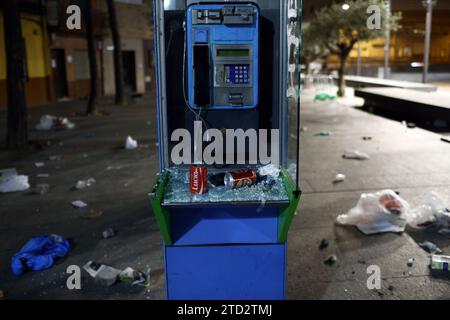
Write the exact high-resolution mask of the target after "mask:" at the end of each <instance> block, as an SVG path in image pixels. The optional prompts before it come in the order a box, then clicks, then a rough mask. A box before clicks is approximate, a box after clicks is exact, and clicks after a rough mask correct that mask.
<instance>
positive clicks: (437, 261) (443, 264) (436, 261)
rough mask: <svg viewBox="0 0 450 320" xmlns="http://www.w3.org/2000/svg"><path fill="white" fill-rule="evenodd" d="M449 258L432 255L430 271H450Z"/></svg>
mask: <svg viewBox="0 0 450 320" xmlns="http://www.w3.org/2000/svg"><path fill="white" fill-rule="evenodd" d="M449 266H450V256H441V255H436V254H435V255H432V256H431V258H430V269H431V270H433V271H447V272H448V271H450V267H449Z"/></svg>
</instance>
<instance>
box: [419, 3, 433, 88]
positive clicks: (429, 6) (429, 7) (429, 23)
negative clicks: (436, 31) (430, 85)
mask: <svg viewBox="0 0 450 320" xmlns="http://www.w3.org/2000/svg"><path fill="white" fill-rule="evenodd" d="M436 3H437V0H424V1H422V4H423V6H424V7H425V8H427V18H426V23H425V50H424V57H423V63H424V66H423V80H422V81H423V83H427V82H428V70H429V68H430V45H431V28H432V22H433V6H435V5H436Z"/></svg>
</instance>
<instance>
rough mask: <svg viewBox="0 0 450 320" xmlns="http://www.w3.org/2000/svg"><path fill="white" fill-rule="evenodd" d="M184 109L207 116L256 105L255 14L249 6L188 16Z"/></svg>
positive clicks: (194, 8) (196, 10)
mask: <svg viewBox="0 0 450 320" xmlns="http://www.w3.org/2000/svg"><path fill="white" fill-rule="evenodd" d="M186 28H187V40H186V44H187V59H188V61H187V70H188V88H189V89H188V93H189V98H188V103H189V105H190V107H191V108H193V109H199V108H206V109H208V110H227V109H253V108H256V107H257V105H258V93H259V91H258V79H259V77H258V67H259V64H258V55H259V9H258V7H257V6H255V5H253V4H245V5H244V4H226V5H205V4H201V5H191V6H190V7H189V8H188V10H187V27H186Z"/></svg>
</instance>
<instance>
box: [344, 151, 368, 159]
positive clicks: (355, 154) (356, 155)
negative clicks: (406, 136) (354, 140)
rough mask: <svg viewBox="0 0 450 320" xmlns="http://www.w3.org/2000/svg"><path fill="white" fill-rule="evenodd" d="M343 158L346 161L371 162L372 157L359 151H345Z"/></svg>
mask: <svg viewBox="0 0 450 320" xmlns="http://www.w3.org/2000/svg"><path fill="white" fill-rule="evenodd" d="M342 157H343V158H344V159H352V160H370V156H369V155H368V154H366V153H364V152H361V151H358V150H352V151H345V153H344V155H343V156H342Z"/></svg>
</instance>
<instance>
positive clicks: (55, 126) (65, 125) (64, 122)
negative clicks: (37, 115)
mask: <svg viewBox="0 0 450 320" xmlns="http://www.w3.org/2000/svg"><path fill="white" fill-rule="evenodd" d="M73 128H75V124H74V123H72V122H70V121H69V119H67V118H59V117H55V116H51V115H48V114H46V115H44V116H42V117H41V119H40V121H39V123H38V124H37V125H36V130H38V131H50V130H72V129H73Z"/></svg>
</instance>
